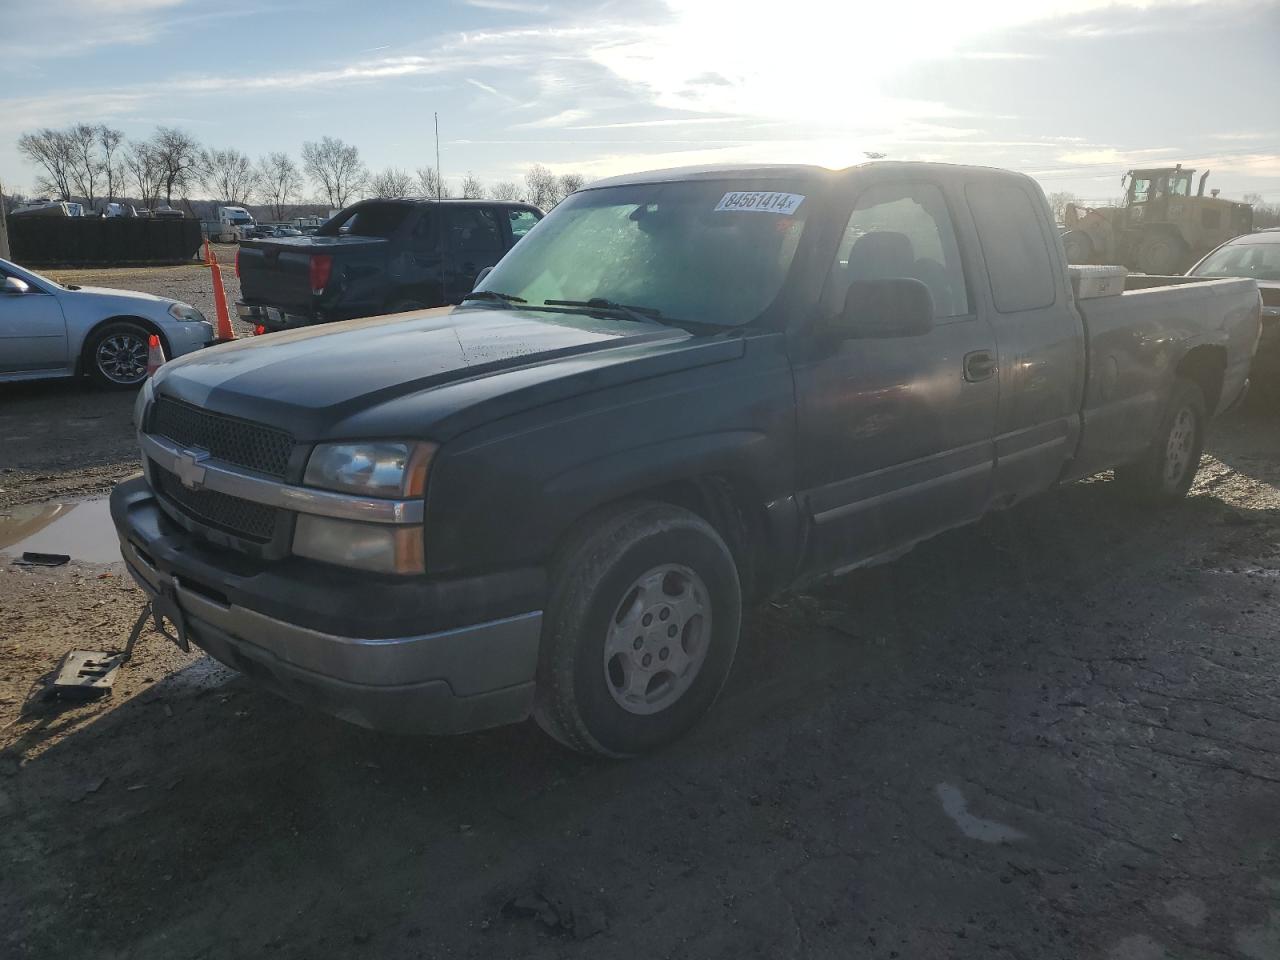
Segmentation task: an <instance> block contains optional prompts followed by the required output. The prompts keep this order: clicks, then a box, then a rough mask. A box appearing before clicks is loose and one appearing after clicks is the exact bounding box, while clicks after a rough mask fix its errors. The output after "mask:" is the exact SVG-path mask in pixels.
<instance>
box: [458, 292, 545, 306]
mask: <svg viewBox="0 0 1280 960" xmlns="http://www.w3.org/2000/svg"><path fill="white" fill-rule="evenodd" d="M462 300H463V302H464V303H465V302H466V301H468V300H497V301H499V302H501V303H528V302H529V301H528V300H526V299H525V298H524V297H517V296H515V295H514V294H510V293H499V292H498V291H497V290H472V291H471V292H470V293H468V294H467V295H466V296H465V297H463V298H462Z"/></svg>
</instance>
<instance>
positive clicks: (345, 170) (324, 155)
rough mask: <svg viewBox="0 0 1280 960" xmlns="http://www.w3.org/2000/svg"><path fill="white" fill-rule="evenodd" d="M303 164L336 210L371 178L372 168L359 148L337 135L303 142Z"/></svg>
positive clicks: (344, 204) (345, 203) (343, 205)
mask: <svg viewBox="0 0 1280 960" xmlns="http://www.w3.org/2000/svg"><path fill="white" fill-rule="evenodd" d="M302 166H303V168H304V169H305V170H306V171H307V174H308V175H309V176H310V177H311V179H312V180H314V181H315V182H316V184H317V186H319V187H320V189H321V190H322V191H323V192H324V195H325V196H326V197H327V198H328V200H329V206H330V207H331V208H334V209H341V208H342V207H345V206H346V205H347V201H348V200H350V199H351V198H352V196H354V195H355V194H356V193H358V192H359V191H360V190H362V189H363V188H364V185H365V183H366V182H367V181H368V179H369V171H368V170H367V169H365V165H364V163H363V162H362V161H361V160H360V151H359V150H358V149H357V148H356V147H354V146H352V145H351V144H347V143H343V142H342V141H341V140H339V139H337V138H336V137H325V138H323V139H322V140H321V141H320V142H319V143H315V142H314V141H308V142H307V143H304V144H303V145H302Z"/></svg>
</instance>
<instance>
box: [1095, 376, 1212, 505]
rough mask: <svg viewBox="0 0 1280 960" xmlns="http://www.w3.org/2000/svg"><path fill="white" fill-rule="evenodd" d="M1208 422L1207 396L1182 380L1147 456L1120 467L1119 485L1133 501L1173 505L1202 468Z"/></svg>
mask: <svg viewBox="0 0 1280 960" xmlns="http://www.w3.org/2000/svg"><path fill="white" fill-rule="evenodd" d="M1205 421H1206V415H1205V406H1204V394H1203V393H1201V391H1200V388H1199V387H1198V386H1196V384H1194V383H1192V382H1191V381H1190V380H1184V379H1182V378H1181V377H1179V378H1178V379H1177V380H1175V381H1174V385H1173V393H1172V395H1171V396H1170V397H1169V405H1168V407H1167V408H1166V409H1165V412H1164V416H1163V417H1162V418H1161V420H1160V426H1159V427H1158V428H1157V430H1156V434H1155V436H1154V437H1153V438H1152V441H1151V446H1150V448H1149V449H1148V450H1147V453H1146V456H1144V457H1143V458H1142V459H1141V460H1139V461H1137V462H1136V463H1132V464H1129V465H1127V466H1124V467H1117V468H1116V483H1118V484H1120V486H1121V488H1122V489H1123V490H1124V491H1125V493H1127V494H1128V495H1130V496H1132V497H1133V498H1134V499H1137V500H1143V501H1146V502H1149V503H1157V504H1160V503H1172V502H1173V501H1175V500H1179V499H1181V498H1182V497H1184V496H1186V493H1187V491H1188V490H1190V489H1191V483H1192V481H1193V480H1195V476H1196V472H1197V471H1198V470H1199V469H1200V454H1201V452H1202V451H1203V450H1204V427H1205Z"/></svg>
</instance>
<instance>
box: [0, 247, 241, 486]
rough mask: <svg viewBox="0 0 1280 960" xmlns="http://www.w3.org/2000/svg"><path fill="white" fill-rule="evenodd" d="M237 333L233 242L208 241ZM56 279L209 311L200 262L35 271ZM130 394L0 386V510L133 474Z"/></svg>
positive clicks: (63, 385)
mask: <svg viewBox="0 0 1280 960" xmlns="http://www.w3.org/2000/svg"><path fill="white" fill-rule="evenodd" d="M213 249H214V255H215V256H216V257H217V258H218V262H219V264H220V265H222V267H223V270H222V283H223V288H224V289H225V290H226V294H227V303H228V305H229V306H230V309H231V311H232V314H231V315H232V326H233V327H234V328H235V331H236V335H237V336H242V337H243V336H248V335H249V334H250V333H251V328H250V326H249V325H248V324H245V323H241V322H240V320H239V319H238V318H237V317H235V314H234V311H235V307H234V304H235V301H236V299H237V298H238V297H239V296H240V281H239V280H238V279H237V278H236V275H235V247H234V246H229V245H225V244H214V247H213ZM38 272H40V273H42V274H43V275H44V276H47V277H49V278H50V279H53V280H57V281H58V282H59V283H78V284H80V285H82V286H101V287H119V288H122V289H129V290H142V291H144V292H145V293H153V294H156V295H157V296H162V297H173V298H174V299H176V300H183V301H185V302H187V303H190V304H191V305H192V306H194V307H197V308H198V309H199V310H200V311H201V312H202V313H204V314H205V316H207V317H211V318H212V317H213V316H214V306H213V283H212V280H211V279H210V275H209V270H208V268H207V267H204V266H202V265H197V264H190V265H187V266H180V267H130V268H123V269H121V268H114V269H100V270H98V269H95V270H90V269H79V270H41V271H38ZM133 398H134V394H133V393H129V392H123V393H122V392H111V391H103V390H93V389H88V388H87V387H86V385H85V384H84V383H81V382H76V381H57V380H53V381H47V382H44V383H33V384H0V509H3V508H4V507H6V506H13V505H14V504H19V503H34V502H38V501H40V500H49V499H57V498H69V497H85V496H91V495H93V494H99V493H106V492H108V491H109V490H110V489H111V487H112V486H113V485H114V484H115V483H116V482H117V481H118V480H120V479H121V478H122V477H126V476H128V475H129V474H131V473H135V472H137V470H138V469H139V467H138V449H137V445H136V443H135V442H134V439H133V432H132V428H131V427H130V415H131V414H132V412H133Z"/></svg>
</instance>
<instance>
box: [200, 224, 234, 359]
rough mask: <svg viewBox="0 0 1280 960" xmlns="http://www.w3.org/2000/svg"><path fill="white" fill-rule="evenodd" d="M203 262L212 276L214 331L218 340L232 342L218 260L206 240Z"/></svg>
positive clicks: (229, 317)
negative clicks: (216, 319) (215, 317)
mask: <svg viewBox="0 0 1280 960" xmlns="http://www.w3.org/2000/svg"><path fill="white" fill-rule="evenodd" d="M204 262H205V263H206V264H207V265H208V267H209V272H210V273H211V274H212V275H213V309H214V311H215V312H216V313H217V318H218V322H217V324H216V325H215V327H214V331H215V332H216V333H217V335H218V339H219V340H234V339H235V338H236V332H235V330H233V329H232V328H231V315H230V314H229V313H228V312H227V292H226V290H224V289H223V288H222V271H221V270H219V269H218V258H217V257H215V256H214V255H213V251H212V250H211V249H209V240H208V238H205V241H204Z"/></svg>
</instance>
